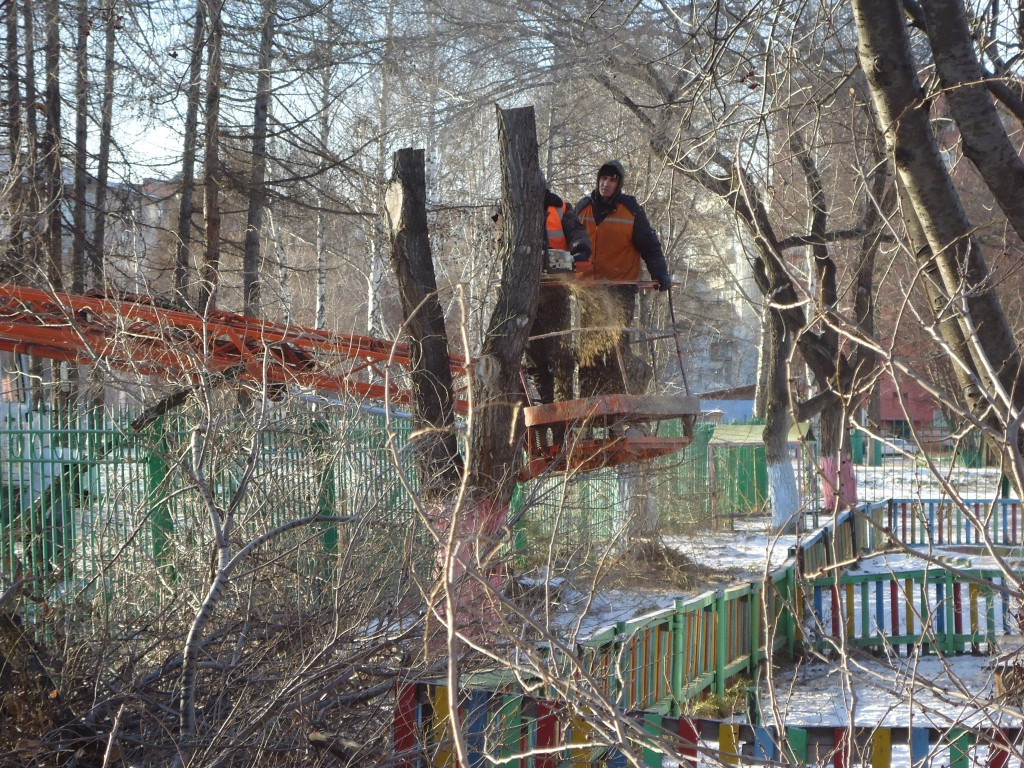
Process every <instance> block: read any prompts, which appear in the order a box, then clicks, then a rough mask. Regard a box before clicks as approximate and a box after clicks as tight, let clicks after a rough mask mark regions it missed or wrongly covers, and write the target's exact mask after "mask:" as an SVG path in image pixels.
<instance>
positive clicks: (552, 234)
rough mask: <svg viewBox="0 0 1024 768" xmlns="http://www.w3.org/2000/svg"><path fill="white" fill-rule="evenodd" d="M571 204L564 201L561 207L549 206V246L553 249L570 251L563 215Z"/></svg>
mask: <svg viewBox="0 0 1024 768" xmlns="http://www.w3.org/2000/svg"><path fill="white" fill-rule="evenodd" d="M568 208H569V204H568V203H565V202H563V203H562V205H561V207H559V206H557V205H549V206H548V223H547V227H546V228H547V233H548V248H551V249H552V250H559V251H568V250H569V241H568V240H566V239H565V232H563V231H562V216H563V215H564V214H565V212H566V210H568Z"/></svg>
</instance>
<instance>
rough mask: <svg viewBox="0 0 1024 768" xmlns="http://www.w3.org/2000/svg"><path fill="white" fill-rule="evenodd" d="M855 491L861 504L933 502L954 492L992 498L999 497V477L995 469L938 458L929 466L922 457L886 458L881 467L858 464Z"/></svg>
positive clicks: (971, 496) (964, 495) (967, 495)
mask: <svg viewBox="0 0 1024 768" xmlns="http://www.w3.org/2000/svg"><path fill="white" fill-rule="evenodd" d="M856 472H857V491H858V495H859V497H860V499H861V500H863V501H882V500H884V499H890V498H893V499H907V498H915V499H936V498H939V497H941V496H949V492H950V490H955V491H956V492H957V493H959V494H960V495H961V496H962V497H963V498H969V499H979V498H980V499H991V498H995V497H996V496H998V495H999V480H1000V477H1001V474H1000V472H999V470H998V469H997V468H994V467H979V468H970V467H962V466H958V465H956V464H951V462H950V461H949V459H948V458H938V459H935V460H933V461H932V464H931V466H929V464H928V462H927V461H926V460H925V459H924V458H923V457H921V456H913V457H903V456H895V457H887V458H885V459H883V460H882V463H881V465H879V466H877V467H870V466H866V465H857V467H856Z"/></svg>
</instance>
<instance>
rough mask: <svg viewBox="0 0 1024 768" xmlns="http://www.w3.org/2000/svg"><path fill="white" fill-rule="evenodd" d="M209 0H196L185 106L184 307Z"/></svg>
mask: <svg viewBox="0 0 1024 768" xmlns="http://www.w3.org/2000/svg"><path fill="white" fill-rule="evenodd" d="M205 2H206V0H196V17H195V24H194V26H193V28H192V48H191V54H192V56H191V59H190V60H189V68H188V100H187V103H186V107H185V144H184V149H183V151H182V155H181V200H180V202H179V205H178V242H177V244H176V250H175V256H174V298H175V300H176V301H177V302H178V304H179V305H181V306H187V304H188V267H189V246H190V245H191V243H192V213H193V202H192V197H193V193H194V191H195V176H196V143H197V141H198V133H199V98H200V95H201V91H202V89H201V83H200V78H201V77H202V62H203V55H202V53H203V44H204V41H205V40H206V14H205V11H204V8H205Z"/></svg>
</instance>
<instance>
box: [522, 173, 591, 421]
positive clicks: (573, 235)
mask: <svg viewBox="0 0 1024 768" xmlns="http://www.w3.org/2000/svg"><path fill="white" fill-rule="evenodd" d="M544 211H545V214H546V216H547V224H546V225H545V227H544V230H545V243H544V247H545V251H546V253H545V263H547V262H548V259H547V258H546V257H547V252H550V251H552V250H559V251H568V252H569V254H570V255H571V256H572V260H573V264H574V266H576V267H578V266H579V265H580V264H582V263H587V261H588V260H589V259H590V238H588V237H587V231H586V229H584V228H583V225H582V224H580V220H579V219H578V218H577V217H576V212H575V211H574V210H573V208H572V206H571V205H569V203H566V202H564V201H563V200H562V198H560V197H559V196H558V195H556V194H554V193H552V192H551V191H550V190H544ZM569 326H570V316H569V293H568V290H567V289H566V288H565V287H564V286H561V285H557V284H548V285H543V286H541V290H540V304H539V305H538V307H537V317H536V318H535V319H534V321H533V327H532V328H531V329H530V336H540V337H542V338H535V339H532V340H531V341H530V343H529V344H528V345H527V347H526V364H527V370H528V371H529V373H530V376H531V377H532V378H533V382H534V385H535V386H536V387H537V394H538V395H539V397H540V402H542V403H553V402H555V401H556V400H558V401H561V400H571V399H572V398H573V397H574V393H573V367H574V366H575V362H576V361H575V360H574V359H573V356H572V352H571V346H572V344H571V341H572V340H571V339H570V338H569V337H568V336H567V335H564V334H563V335H555V336H546V337H545V334H558V333H559V332H561V331H568V330H569ZM556 437H557V435H556Z"/></svg>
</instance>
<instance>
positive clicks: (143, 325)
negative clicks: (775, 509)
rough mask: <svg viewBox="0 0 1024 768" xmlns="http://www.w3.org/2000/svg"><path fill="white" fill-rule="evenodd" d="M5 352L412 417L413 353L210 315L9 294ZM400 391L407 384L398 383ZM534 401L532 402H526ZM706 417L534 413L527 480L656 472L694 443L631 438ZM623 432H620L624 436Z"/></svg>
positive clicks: (643, 404) (558, 408)
mask: <svg viewBox="0 0 1024 768" xmlns="http://www.w3.org/2000/svg"><path fill="white" fill-rule="evenodd" d="M0 350H6V351H9V352H14V353H18V354H31V355H37V356H39V357H44V358H48V359H51V360H59V361H67V362H71V363H79V364H97V363H103V364H107V365H109V366H111V367H113V368H117V369H121V370H128V371H132V372H135V373H137V374H140V375H146V376H158V377H160V378H163V379H166V380H169V381H176V382H180V383H191V382H199V381H201V380H202V378H203V377H204V376H209V375H210V374H211V373H213V374H217V375H221V376H223V377H224V378H228V379H239V380H243V381H250V382H256V383H259V384H264V385H266V386H268V387H269V388H271V390H273V389H275V388H276V389H279V390H280V389H283V388H285V387H288V386H297V387H300V388H304V389H308V390H310V391H319V392H333V393H337V394H347V395H351V396H354V397H357V398H363V399H366V400H372V401H377V402H391V403H398V404H403V405H408V404H410V403H411V402H412V396H411V392H410V390H409V389H408V388H407V387H405V386H402V385H403V384H404V383H405V382H406V381H407V377H406V376H405V375H404V374H405V373H407V372H408V370H409V369H410V367H411V364H412V363H411V358H410V353H409V347H408V345H407V344H399V343H396V342H392V341H387V340H384V339H376V338H372V337H369V336H357V335H351V334H340V333H331V332H328V331H318V330H310V329H307V328H301V327H298V326H293V325H284V324H280V323H272V322H268V321H266V320H260V319H257V318H254V317H246V316H244V315H238V314H234V313H231V312H223V311H210V312H207V313H206V314H205V315H198V314H193V313H190V312H183V311H181V310H178V309H174V308H169V307H163V306H159V305H157V304H155V303H154V302H153V300H152V299H151V298H149V297H147V296H137V295H130V294H129V295H120V296H109V295H103V294H92V295H74V294H69V293H61V292H52V291H42V290H39V289H36V288H26V287H23V286H17V285H10V284H0ZM450 359H451V366H452V373H453V374H454V377H455V379H456V380H457V381H459V382H461V385H460V386H458V387H457V388H456V392H455V393H454V395H455V400H454V403H455V410H456V412H457V413H460V414H465V413H466V412H467V409H468V401H467V399H466V398H465V397H463V396H462V395H463V394H464V392H465V387H466V386H468V379H469V376H468V375H467V361H466V360H465V359H464V358H461V357H457V356H452V357H451V358H450ZM396 379H398V380H399V381H396ZM524 400H525V397H524ZM697 413H699V402H698V401H697V400H696V398H691V397H665V396H660V397H650V396H627V395H605V396H601V397H594V398H588V399H585V400H570V401H566V402H559V403H552V404H548V405H538V406H532V407H527V408H524V410H523V414H524V415H523V419H524V421H523V424H524V426H525V428H526V431H527V441H526V450H527V458H526V462H525V463H524V465H523V470H522V471H521V473H520V477H521V478H523V479H526V478H530V477H535V476H537V475H539V474H541V473H542V472H545V471H548V470H553V471H563V472H581V471H587V470H591V469H596V468H598V467H603V466H614V465H617V464H622V463H626V462H633V461H644V460H651V459H653V458H656V457H658V456H665V455H668V454H671V453H674V452H677V451H679V450H682V448H683V447H684V446H685V445H686V444H687V443H689V436H688V435H685V436H680V437H657V436H651V435H648V434H646V433H645V432H644V430H640V429H636V430H634V434H632V435H629V434H625V433H624V432H623V430H622V429H621V428H622V427H623V426H629V425H631V424H632V425H634V426H636V425H637V424H642V423H645V422H654V421H659V420H662V419H671V418H680V417H690V418H693V417H694V416H695V414H697ZM557 423H561V424H564V425H565V427H566V429H567V434H570V433H571V434H572V435H573V437H572V438H571V439H567V440H566V445H564V446H551V445H548V446H542V444H541V443H542V441H540V440H538V433H539V432H540V431H543V430H544V429H546V427H548V426H549V425H551V424H557ZM613 428H614V429H613Z"/></svg>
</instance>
